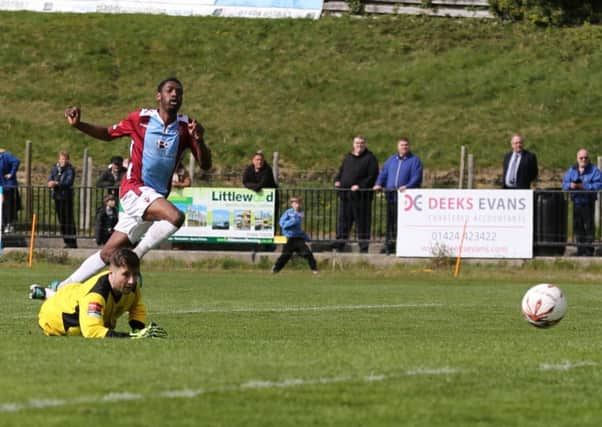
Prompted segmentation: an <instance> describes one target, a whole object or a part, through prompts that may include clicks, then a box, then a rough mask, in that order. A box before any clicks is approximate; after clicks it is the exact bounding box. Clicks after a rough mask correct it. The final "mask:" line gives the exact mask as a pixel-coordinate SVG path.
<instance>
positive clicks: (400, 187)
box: [373, 138, 422, 255]
mask: <svg viewBox="0 0 602 427" xmlns="http://www.w3.org/2000/svg"><path fill="white" fill-rule="evenodd" d="M421 185H422V162H421V161H420V158H419V157H418V156H415V155H414V154H412V152H411V150H410V141H409V140H408V138H400V139H399V142H398V143H397V154H393V155H392V156H391V157H389V158H388V159H387V160H386V161H385V164H384V165H383V168H382V169H381V171H380V174H379V175H378V178H376V184H375V185H374V187H373V188H374V190H375V191H379V190H383V189H384V190H385V196H386V198H387V234H386V237H385V246H384V247H383V249H382V250H381V253H386V254H387V255H388V254H390V253H392V252H394V251H395V241H396V239H397V193H398V192H402V191H404V190H405V189H406V188H420V186H421Z"/></svg>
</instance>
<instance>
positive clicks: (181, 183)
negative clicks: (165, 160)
mask: <svg viewBox="0 0 602 427" xmlns="http://www.w3.org/2000/svg"><path fill="white" fill-rule="evenodd" d="M191 185H192V180H191V179H190V174H189V173H188V171H187V170H186V168H185V167H184V165H182V163H181V162H180V163H178V166H176V171H175V172H174V174H173V176H172V178H171V186H172V187H173V188H184V187H190V186H191Z"/></svg>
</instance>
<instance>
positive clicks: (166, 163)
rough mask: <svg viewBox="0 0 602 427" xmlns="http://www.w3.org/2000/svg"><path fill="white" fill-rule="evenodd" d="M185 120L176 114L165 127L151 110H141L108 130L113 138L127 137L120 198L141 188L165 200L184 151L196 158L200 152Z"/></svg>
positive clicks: (187, 119) (157, 113)
mask: <svg viewBox="0 0 602 427" xmlns="http://www.w3.org/2000/svg"><path fill="white" fill-rule="evenodd" d="M188 122H189V118H188V116H186V115H183V114H180V115H178V117H177V119H176V120H175V121H174V122H172V123H170V124H169V125H167V126H165V123H164V122H163V120H162V119H161V117H160V116H159V112H158V111H157V110H155V109H141V110H138V111H135V112H133V113H131V114H130V115H128V117H127V118H126V119H124V120H122V121H121V122H119V123H118V124H116V125H114V126H112V127H111V128H109V134H110V135H111V137H113V138H119V137H122V136H130V137H131V138H132V143H131V147H130V163H129V166H128V171H127V173H126V174H125V176H124V178H123V181H122V183H121V188H120V193H121V195H122V196H123V195H124V194H126V193H127V192H128V191H130V190H133V191H134V192H136V194H140V190H139V188H140V187H142V186H146V187H151V188H153V189H154V190H155V191H157V192H158V193H160V194H162V195H164V196H165V197H167V195H168V194H169V191H170V190H171V178H172V175H173V172H174V170H175V168H176V165H177V164H178V162H179V161H180V159H181V158H182V154H183V152H184V150H185V149H186V148H190V149H191V151H192V152H193V155H194V157H195V158H196V159H197V160H199V159H200V156H201V155H200V149H199V146H198V144H196V143H194V141H193V139H192V138H191V136H190V134H189V133H188Z"/></svg>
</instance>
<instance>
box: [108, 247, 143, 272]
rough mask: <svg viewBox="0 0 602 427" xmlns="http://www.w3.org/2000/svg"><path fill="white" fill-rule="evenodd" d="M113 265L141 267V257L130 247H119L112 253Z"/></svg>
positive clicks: (136, 268) (132, 267)
mask: <svg viewBox="0 0 602 427" xmlns="http://www.w3.org/2000/svg"><path fill="white" fill-rule="evenodd" d="M110 263H111V265H113V266H115V267H128V268H131V269H134V270H139V269H140V258H138V255H136V253H135V252H134V251H133V250H131V249H128V248H119V249H117V250H116V251H115V252H113V255H111V261H110Z"/></svg>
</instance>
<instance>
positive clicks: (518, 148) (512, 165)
mask: <svg viewBox="0 0 602 427" xmlns="http://www.w3.org/2000/svg"><path fill="white" fill-rule="evenodd" d="M511 144H512V151H510V152H509V153H507V154H506V155H505V156H504V174H503V175H502V188H510V189H518V190H528V189H529V188H531V183H532V182H533V181H535V180H536V179H537V175H538V173H539V170H538V168H537V156H535V154H534V153H531V152H530V151H527V150H525V149H524V148H523V137H522V136H520V135H518V134H515V135H513V136H512V139H511Z"/></svg>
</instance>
